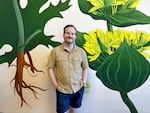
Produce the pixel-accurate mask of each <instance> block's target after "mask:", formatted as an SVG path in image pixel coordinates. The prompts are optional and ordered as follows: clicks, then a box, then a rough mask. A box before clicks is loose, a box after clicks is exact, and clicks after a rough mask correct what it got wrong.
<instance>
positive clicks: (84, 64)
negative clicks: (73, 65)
mask: <svg viewBox="0 0 150 113" xmlns="http://www.w3.org/2000/svg"><path fill="white" fill-rule="evenodd" d="M88 67H89V65H88V60H87V55H86V53H85V51H84V50H82V68H83V69H87V68H88Z"/></svg>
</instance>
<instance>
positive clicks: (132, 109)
mask: <svg viewBox="0 0 150 113" xmlns="http://www.w3.org/2000/svg"><path fill="white" fill-rule="evenodd" d="M120 95H121V98H122V100H123V102H124V103H125V104H126V105H127V106H128V108H129V110H130V112H131V113H138V112H137V110H136V108H135V106H134V104H133V103H132V101H131V100H130V99H129V97H128V95H127V94H126V93H121V92H120Z"/></svg>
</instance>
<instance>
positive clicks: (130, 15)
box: [107, 9, 150, 27]
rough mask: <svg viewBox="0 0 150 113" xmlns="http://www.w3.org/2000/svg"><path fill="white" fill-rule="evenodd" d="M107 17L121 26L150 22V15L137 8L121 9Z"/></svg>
mask: <svg viewBox="0 0 150 113" xmlns="http://www.w3.org/2000/svg"><path fill="white" fill-rule="evenodd" d="M107 19H108V21H109V23H111V24H112V25H115V26H119V27H126V26H131V25H137V24H150V16H147V15H145V14H144V13H142V12H140V11H138V10H135V9H129V10H125V11H119V12H117V13H116V14H114V15H112V16H110V17H108V18H107Z"/></svg>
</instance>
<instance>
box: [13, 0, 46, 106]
mask: <svg viewBox="0 0 150 113" xmlns="http://www.w3.org/2000/svg"><path fill="white" fill-rule="evenodd" d="M13 5H14V11H15V14H16V19H17V25H18V31H19V32H18V37H19V38H18V45H17V47H18V48H17V49H18V50H17V60H16V68H17V69H16V74H15V77H14V78H13V79H12V81H15V84H14V88H15V91H16V92H17V94H18V96H19V97H20V99H21V106H23V103H26V104H27V105H28V103H27V102H26V100H25V99H24V96H23V88H24V89H29V90H30V91H32V92H33V95H34V97H35V98H36V99H37V94H38V93H37V92H36V91H35V89H39V90H42V91H45V89H42V88H40V87H37V86H32V85H28V84H27V83H26V82H25V81H24V80H23V69H24V66H26V67H28V68H30V70H31V71H32V72H33V73H34V72H43V71H40V70H38V69H36V68H35V66H34V65H33V62H32V58H31V55H30V53H29V51H27V52H26V54H27V57H28V60H29V63H27V62H26V61H25V56H24V55H25V52H24V51H25V50H24V49H25V47H26V45H25V40H24V39H25V37H24V36H25V35H24V25H23V19H22V15H21V13H20V9H19V5H18V2H17V0H13ZM39 32H41V31H40V30H38V31H37V32H35V33H33V35H31V38H32V37H33V36H34V35H36V34H38V33H39ZM29 41H30V40H27V42H26V43H28V42H29ZM12 81H11V82H12Z"/></svg>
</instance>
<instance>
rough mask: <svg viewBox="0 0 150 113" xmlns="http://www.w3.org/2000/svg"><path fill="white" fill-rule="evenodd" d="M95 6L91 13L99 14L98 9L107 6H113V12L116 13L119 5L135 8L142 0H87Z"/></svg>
mask: <svg viewBox="0 0 150 113" xmlns="http://www.w3.org/2000/svg"><path fill="white" fill-rule="evenodd" d="M87 1H88V2H90V3H91V4H92V5H93V7H92V8H91V9H90V10H89V13H93V14H97V10H98V9H100V8H103V7H106V6H112V14H114V13H116V11H117V6H118V5H123V6H125V7H124V8H135V7H136V6H137V4H138V3H139V1H140V0H87Z"/></svg>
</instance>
